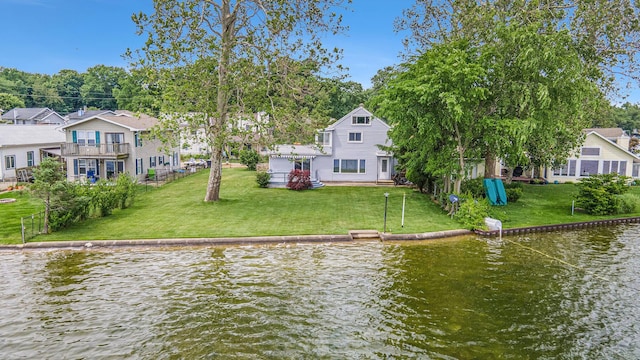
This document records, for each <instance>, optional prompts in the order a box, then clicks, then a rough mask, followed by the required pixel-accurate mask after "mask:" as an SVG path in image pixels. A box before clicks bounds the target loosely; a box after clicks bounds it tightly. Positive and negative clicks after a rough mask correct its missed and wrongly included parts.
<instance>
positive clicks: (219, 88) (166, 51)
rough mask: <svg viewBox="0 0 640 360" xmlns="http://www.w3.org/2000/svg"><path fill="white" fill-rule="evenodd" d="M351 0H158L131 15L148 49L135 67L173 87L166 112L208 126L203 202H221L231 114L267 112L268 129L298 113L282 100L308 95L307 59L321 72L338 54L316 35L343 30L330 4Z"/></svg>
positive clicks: (334, 4)
mask: <svg viewBox="0 0 640 360" xmlns="http://www.w3.org/2000/svg"><path fill="white" fill-rule="evenodd" d="M349 2H350V0H324V1H321V0H279V1H263V0H183V1H176V0H155V1H154V12H153V13H151V14H144V13H139V14H136V15H134V16H133V20H134V22H135V23H136V24H137V25H138V27H139V33H140V34H143V33H147V34H148V39H147V41H146V44H145V46H144V47H143V48H142V49H141V51H138V52H136V53H134V54H133V55H134V59H137V60H138V61H137V65H138V66H140V67H142V68H152V69H154V70H155V71H151V72H150V73H151V74H159V75H164V76H163V77H161V78H159V80H158V85H159V86H161V87H162V88H163V91H164V90H165V86H173V87H174V90H175V91H170V92H168V93H170V94H173V95H172V96H171V95H169V96H165V100H170V101H168V102H167V103H165V105H166V106H165V109H164V110H166V112H167V113H170V114H172V116H173V117H179V116H177V115H179V113H182V114H185V115H186V114H189V116H188V117H186V118H187V119H191V121H192V122H195V123H197V124H206V127H207V132H208V134H209V140H210V141H209V143H210V150H211V151H210V152H211V164H212V166H211V172H210V176H209V182H208V184H207V191H206V195H205V198H204V200H205V201H217V200H219V199H220V183H221V177H222V167H221V165H222V153H223V149H224V148H225V146H226V145H227V143H228V142H229V141H230V136H231V133H230V131H229V121H230V119H231V118H234V117H236V116H238V115H241V114H244V115H246V114H249V113H254V112H258V111H267V112H268V113H269V120H270V121H271V122H272V123H273V124H272V125H274V126H272V127H278V126H275V125H281V124H282V122H283V121H284V120H287V119H294V118H296V117H294V116H293V114H294V111H293V110H292V109H288V108H286V107H285V106H284V105H287V104H295V101H293V102H292V101H281V99H280V98H282V97H283V96H288V95H293V96H294V97H295V96H297V97H298V99H295V100H296V101H299V100H300V97H304V96H307V95H308V93H307V92H305V90H304V89H305V86H306V85H307V83H305V78H304V77H302V76H299V75H300V74H301V72H302V70H304V68H305V67H309V64H310V65H311V68H313V69H316V70H319V69H322V68H323V67H325V66H327V65H329V64H330V63H331V62H333V61H334V60H336V58H337V56H338V55H339V54H340V51H338V50H337V49H334V51H327V50H326V49H324V47H323V46H322V42H321V38H322V36H323V35H324V34H325V33H327V32H333V33H335V32H337V31H340V30H341V26H340V21H341V16H340V15H339V13H337V12H336V11H334V8H336V7H337V6H343V4H345V3H349ZM136 55H137V56H136ZM292 60H297V61H292ZM176 71H177V72H178V74H176ZM178 75H183V76H185V77H182V78H179V77H178ZM291 75H293V76H291ZM176 83H180V84H182V85H183V87H182V90H179V89H176V88H175V84H176ZM172 84H174V85H172ZM178 95H179V96H178ZM305 117H306V114H302V116H300V115H299V116H297V119H296V120H298V121H299V122H300V121H306V120H307V119H305ZM280 128H283V129H286V128H287V126H280Z"/></svg>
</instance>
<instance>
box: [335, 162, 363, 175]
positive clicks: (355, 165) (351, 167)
mask: <svg viewBox="0 0 640 360" xmlns="http://www.w3.org/2000/svg"><path fill="white" fill-rule="evenodd" d="M365 170H366V160H364V159H360V160H358V159H342V160H340V159H335V160H333V172H334V173H341V174H358V173H359V174H364V173H365Z"/></svg>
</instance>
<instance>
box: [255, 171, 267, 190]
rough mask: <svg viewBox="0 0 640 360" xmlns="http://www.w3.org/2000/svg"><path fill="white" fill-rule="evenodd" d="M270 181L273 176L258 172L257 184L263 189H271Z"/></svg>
mask: <svg viewBox="0 0 640 360" xmlns="http://www.w3.org/2000/svg"><path fill="white" fill-rule="evenodd" d="M269 180H271V174H269V173H268V172H266V171H258V172H257V173H256V182H257V183H258V186H260V187H261V188H266V187H269Z"/></svg>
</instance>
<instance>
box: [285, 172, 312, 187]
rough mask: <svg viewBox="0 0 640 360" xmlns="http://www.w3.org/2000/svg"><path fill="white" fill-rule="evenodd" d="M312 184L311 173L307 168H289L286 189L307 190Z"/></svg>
mask: <svg viewBox="0 0 640 360" xmlns="http://www.w3.org/2000/svg"><path fill="white" fill-rule="evenodd" d="M312 186H313V184H311V175H310V174H309V171H308V170H297V169H296V170H291V172H290V173H289V182H288V183H287V189H291V190H307V189H310V188H311V187H312Z"/></svg>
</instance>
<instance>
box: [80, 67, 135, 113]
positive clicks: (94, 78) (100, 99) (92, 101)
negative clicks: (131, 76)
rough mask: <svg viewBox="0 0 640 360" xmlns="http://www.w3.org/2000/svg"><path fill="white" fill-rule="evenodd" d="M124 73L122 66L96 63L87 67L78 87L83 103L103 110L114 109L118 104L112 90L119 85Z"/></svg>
mask: <svg viewBox="0 0 640 360" xmlns="http://www.w3.org/2000/svg"><path fill="white" fill-rule="evenodd" d="M126 75H127V73H126V71H125V70H124V69H123V68H120V67H116V66H106V65H96V66H93V67H90V68H89V69H87V72H86V73H84V74H83V77H84V83H83V84H82V86H81V87H80V93H81V94H82V99H83V100H84V104H85V105H86V106H89V107H94V108H98V109H103V110H116V109H117V107H118V105H117V103H116V99H115V98H114V96H113V90H114V89H116V88H118V87H119V82H120V81H121V80H122V79H124V78H125V76H126Z"/></svg>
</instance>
